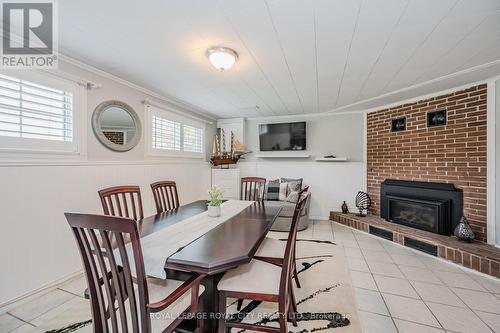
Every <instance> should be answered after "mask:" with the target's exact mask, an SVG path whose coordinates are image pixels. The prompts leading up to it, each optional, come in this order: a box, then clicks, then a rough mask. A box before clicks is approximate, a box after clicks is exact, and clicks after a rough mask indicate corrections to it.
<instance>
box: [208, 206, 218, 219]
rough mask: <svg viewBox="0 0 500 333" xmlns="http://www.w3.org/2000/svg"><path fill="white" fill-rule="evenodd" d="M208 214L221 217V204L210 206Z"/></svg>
mask: <svg viewBox="0 0 500 333" xmlns="http://www.w3.org/2000/svg"><path fill="white" fill-rule="evenodd" d="M208 216H210V217H219V216H220V206H208Z"/></svg>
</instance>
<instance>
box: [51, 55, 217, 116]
mask: <svg viewBox="0 0 500 333" xmlns="http://www.w3.org/2000/svg"><path fill="white" fill-rule="evenodd" d="M58 56H59V59H60V60H62V61H64V62H66V63H68V64H71V65H73V66H75V67H77V68H80V69H83V70H86V71H88V72H91V73H93V74H96V75H99V76H101V77H104V78H106V79H109V80H112V81H114V82H117V83H119V84H122V85H124V86H127V87H129V88H132V89H134V90H137V91H140V92H142V93H144V94H146V95H148V96H149V97H152V98H154V99H156V100H158V101H160V102H162V103H165V104H166V105H167V106H170V107H174V108H177V109H179V110H181V111H185V112H188V113H192V114H194V115H197V116H200V117H202V118H205V119H207V120H211V121H214V120H217V118H216V117H215V115H213V114H211V113H210V112H208V111H206V110H204V109H202V108H200V107H197V106H195V105H192V104H190V103H187V102H184V101H181V100H179V99H177V98H175V97H172V96H165V95H163V94H160V93H158V92H155V91H153V90H150V89H147V88H144V87H142V86H140V85H138V84H135V83H133V82H130V81H128V80H125V79H123V78H121V77H119V76H116V75H114V74H111V73H109V72H106V71H104V70H102V69H99V68H97V67H94V66H92V65H89V64H87V63H84V62H82V61H80V60H77V59H75V58H72V57H70V56H68V55H65V54H62V53H59V54H58Z"/></svg>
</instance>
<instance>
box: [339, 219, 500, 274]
mask: <svg viewBox="0 0 500 333" xmlns="http://www.w3.org/2000/svg"><path fill="white" fill-rule="evenodd" d="M330 220H332V221H335V222H338V223H341V224H343V225H347V226H349V227H352V228H355V229H358V230H361V231H364V232H367V233H372V232H379V233H380V232H381V233H382V234H383V236H386V237H387V236H388V234H390V235H389V236H390V237H389V238H390V239H391V240H392V241H393V242H395V243H399V244H401V245H405V243H408V242H413V243H417V245H419V246H424V247H425V249H426V250H433V249H435V252H436V253H435V255H436V256H438V257H440V258H443V259H446V260H449V261H452V262H454V263H456V264H459V265H462V266H464V267H467V268H471V269H474V270H476V271H479V272H482V273H485V274H488V275H492V276H494V277H497V278H500V249H498V248H496V247H494V246H491V245H488V244H485V243H482V242H473V243H466V242H461V241H459V240H457V239H456V238H455V237H450V236H444V235H438V234H434V233H431V232H427V231H424V230H418V229H414V228H411V227H407V226H404V225H400V224H395V223H391V222H387V221H385V220H384V219H381V218H380V217H377V216H373V215H368V216H366V217H358V216H356V215H355V214H353V213H348V214H342V213H339V212H331V213H330Z"/></svg>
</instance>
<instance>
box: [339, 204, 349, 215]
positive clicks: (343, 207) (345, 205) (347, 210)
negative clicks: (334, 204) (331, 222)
mask: <svg viewBox="0 0 500 333" xmlns="http://www.w3.org/2000/svg"><path fill="white" fill-rule="evenodd" d="M340 208H342V214H347V213H349V207H347V204H346V203H345V201H344V203H343V204H342V206H340Z"/></svg>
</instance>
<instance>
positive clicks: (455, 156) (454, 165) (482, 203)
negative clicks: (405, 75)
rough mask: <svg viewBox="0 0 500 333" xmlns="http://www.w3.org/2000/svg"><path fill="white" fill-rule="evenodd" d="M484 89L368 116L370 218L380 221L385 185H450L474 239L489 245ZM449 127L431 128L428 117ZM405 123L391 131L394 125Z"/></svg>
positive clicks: (436, 98) (476, 88)
mask: <svg viewBox="0 0 500 333" xmlns="http://www.w3.org/2000/svg"><path fill="white" fill-rule="evenodd" d="M486 94H487V93H486V85H485V84H483V85H479V86H475V87H471V88H468V89H465V90H460V91H456V92H454V93H451V94H447V95H442V96H438V97H434V98H430V99H426V100H422V101H418V102H415V103H410V104H404V105H400V106H396V107H392V108H389V109H385V110H380V111H376V112H372V113H369V114H368V124H367V172H368V174H367V180H368V184H367V185H368V187H367V188H368V194H369V195H370V197H371V198H372V199H373V206H372V208H371V209H370V212H371V213H372V214H376V215H380V187H381V183H382V182H383V181H384V180H386V179H400V180H412V181H425V182H441V183H452V184H454V185H455V187H457V188H459V189H461V190H462V191H463V207H464V213H465V215H466V216H467V218H468V219H469V221H470V223H471V225H472V227H473V229H474V232H475V233H476V239H477V240H480V241H486V232H487V230H486ZM436 110H446V113H447V116H446V124H442V125H438V126H432V127H428V119H427V118H428V115H427V113H428V112H432V111H436ZM398 118H399V119H402V118H405V122H406V123H405V127H403V126H402V125H401V124H399V125H398V126H397V129H399V131H393V128H392V127H393V126H392V120H394V119H398Z"/></svg>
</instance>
